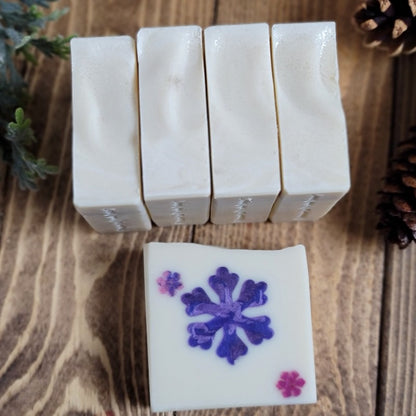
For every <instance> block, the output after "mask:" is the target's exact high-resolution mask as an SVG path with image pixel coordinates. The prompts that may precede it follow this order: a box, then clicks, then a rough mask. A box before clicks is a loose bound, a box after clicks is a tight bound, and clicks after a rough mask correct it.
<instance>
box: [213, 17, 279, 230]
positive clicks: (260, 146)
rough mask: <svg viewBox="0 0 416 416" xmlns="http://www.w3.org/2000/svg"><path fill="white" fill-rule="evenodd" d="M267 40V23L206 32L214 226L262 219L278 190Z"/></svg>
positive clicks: (273, 106) (275, 123)
mask: <svg viewBox="0 0 416 416" xmlns="http://www.w3.org/2000/svg"><path fill="white" fill-rule="evenodd" d="M269 38H270V36H269V26H268V25H267V24H265V23H258V24H248V25H231V26H213V27H209V28H207V29H205V59H206V74H207V90H208V108H209V120H210V138H211V163H212V179H213V200H212V208H211V221H212V222H213V223H216V224H229V223H239V222H261V221H265V220H266V219H267V218H268V216H269V214H270V210H271V208H272V205H273V203H274V201H275V199H276V196H277V195H278V193H279V191H280V172H279V148H278V131H277V122H276V107H275V99H274V88H273V76H272V69H271V57H270V40H269Z"/></svg>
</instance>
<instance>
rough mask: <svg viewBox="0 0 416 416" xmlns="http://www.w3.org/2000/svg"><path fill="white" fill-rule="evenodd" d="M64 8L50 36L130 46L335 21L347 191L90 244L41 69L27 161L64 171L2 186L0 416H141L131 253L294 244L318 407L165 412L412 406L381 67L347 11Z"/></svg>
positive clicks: (135, 262) (64, 121) (136, 256)
mask: <svg viewBox="0 0 416 416" xmlns="http://www.w3.org/2000/svg"><path fill="white" fill-rule="evenodd" d="M65 5H68V6H70V13H69V14H68V15H67V16H65V17H64V18H63V19H61V20H60V21H59V22H56V23H53V24H51V25H49V26H48V29H47V31H48V33H49V34H55V33H62V34H69V33H74V32H76V33H78V34H79V35H80V36H100V35H111V34H129V35H132V36H134V35H135V33H136V31H137V29H138V28H139V27H142V26H156V25H161V26H166V25H181V24H199V25H201V26H203V27H206V26H209V25H211V24H215V23H218V24H224V23H243V22H259V21H265V22H268V23H275V22H290V21H312V20H335V21H336V22H337V31H338V53H339V67H340V84H341V90H342V99H343V103H344V108H345V112H346V118H347V125H348V131H349V145H350V158H351V174H352V189H351V192H350V193H349V194H348V195H347V196H346V197H345V198H344V199H343V201H342V202H341V203H340V204H339V205H337V207H336V208H335V209H334V210H333V211H332V212H331V213H330V214H329V215H328V216H327V217H325V218H324V219H323V220H321V221H318V222H316V223H313V224H312V223H298V224H275V225H274V224H247V225H242V224H240V225H227V226H215V225H205V226H198V227H195V228H194V227H174V228H154V229H153V230H152V231H150V232H148V233H132V234H125V235H105V236H103V235H98V234H96V233H94V232H93V231H92V230H90V229H89V227H88V226H87V224H86V223H85V222H84V221H83V220H82V219H81V218H80V217H79V215H77V214H76V213H75V211H74V209H73V206H72V190H71V186H72V185H71V154H70V150H71V149H70V148H71V90H70V67H69V63H68V62H59V61H54V60H49V59H46V58H41V59H40V62H39V65H38V66H37V67H32V68H30V69H29V71H28V74H27V77H28V79H29V80H30V91H31V94H32V96H33V97H34V98H33V101H32V104H31V107H30V109H29V112H30V113H31V115H32V118H33V120H34V127H35V129H36V130H37V131H38V132H41V136H42V142H41V147H40V149H39V152H40V154H41V155H42V156H45V157H46V158H47V159H48V160H50V161H52V162H55V163H57V164H59V166H60V168H61V171H60V174H59V175H58V176H56V177H54V178H50V179H48V180H47V181H46V182H45V183H43V184H42V186H41V190H40V191H39V192H37V193H32V194H28V193H23V192H21V191H19V190H18V187H17V186H16V183H15V181H13V180H11V179H10V178H8V179H7V180H6V182H5V187H4V189H3V191H2V194H1V197H2V198H3V207H4V208H3V215H4V217H3V229H2V234H1V247H0V415H88V416H95V415H100V416H104V415H105V416H109V415H123V416H124V415H149V414H150V410H149V397H148V380H147V353H146V339H145V317H144V298H143V275H142V274H143V271H142V247H143V244H145V243H146V242H149V241H194V242H196V243H203V244H213V245H220V246H224V247H234V248H252V249H279V248H282V247H286V246H290V245H294V244H298V243H301V244H304V245H305V246H306V249H307V253H308V259H309V271H310V277H311V297H312V299H311V301H312V314H313V327H314V343H315V359H316V372H317V385H318V403H317V404H316V405H313V406H298V407H293V406H291V407H284V408H283V407H281V408H277V407H263V408H237V409H221V410H220V409H219V410H215V411H211V410H210V411H192V412H191V411H189V412H177V415H178V416H179V415H183V416H190V415H193V416H203V415H213V416H215V415H222V416H231V415H256V416H260V415H264V416H268V415H277V414H279V415H359V414H360V415H366V416H367V415H374V414H376V412H378V411H380V409H381V408H382V407H383V406H384V408H385V409H386V410H385V413H384V414H386V415H391V414H400V413H397V412H398V411H400V410H403V411H405V410H406V409H411V408H414V407H415V406H414V404H415V403H414V401H415V397H416V392H415V387H414V385H415V383H414V379H412V373H409V371H410V370H411V369H413V368H414V355H413V356H412V354H411V351H410V350H411V349H412V348H413V352H414V350H415V348H414V337H415V325H414V322H413V320H412V316H414V311H415V305H414V295H413V296H412V293H414V290H415V289H414V288H415V284H414V282H412V280H411V279H410V278H408V279H406V278H402V280H401V283H400V285H397V284H396V283H395V279H396V278H397V276H402V277H403V276H405V275H406V267H407V268H408V269H407V270H409V276H410V275H411V272H412V271H414V266H413V264H414V257H413V256H414V254H413V252H408V253H410V254H406V255H403V254H402V253H399V252H396V251H393V252H391V253H390V255H389V256H388V257H387V258H386V257H385V250H384V243H383V241H382V239H381V237H380V236H379V235H378V234H377V233H376V232H375V231H374V226H375V224H376V221H377V218H376V216H375V213H374V206H375V203H376V192H377V190H378V189H379V187H380V182H379V178H381V177H382V176H383V174H384V172H385V168H386V161H387V155H388V152H389V138H390V130H391V127H392V124H391V119H392V108H393V107H392V98H393V82H392V80H393V66H394V61H392V60H391V59H389V58H387V57H386V56H385V55H384V54H382V53H379V52H375V51H370V50H367V49H365V48H363V47H362V46H361V37H360V36H359V35H358V34H356V33H355V32H354V31H353V30H352V26H351V23H350V20H349V16H350V15H351V13H352V11H353V10H352V8H351V2H349V1H347V0H343V1H337V2H333V1H329V0H320V1H318V0H313V1H310V0H280V1H274V0H141V1H139V0H137V1H135V0H100V1H99V2H98V1H94V0H71V1H70V0H61V1H60V2H59V3H58V4H57V5H55V8H56V7H58V6H59V7H62V6H65ZM415 114H416V113H415ZM407 256H409V257H407ZM385 262H386V264H387V266H388V267H387V268H386V285H385V286H384V289H385V292H384V297H383V277H384V272H385ZM393 283H394V284H393ZM404 295H406V296H404ZM403 296H404V297H405V298H406V299H407V301H406V302H405V303H404V304H403ZM382 299H383V300H384V302H383V304H384V305H385V307H386V309H385V310H384V314H383V315H382V309H381V306H382V303H381V301H382ZM400 302H402V303H400ZM412 313H413V315H412ZM382 316H383V322H381V317H382ZM403 317H404V318H403ZM399 318H400V319H401V320H402V321H400V322H401V323H398V322H399ZM381 324H382V335H383V338H382V340H383V344H382V348H380V344H379V339H380V325H381ZM396 334H399V338H400V340H401V341H400V342H399V343H398V342H397V337H396ZM402 340H406V341H405V342H404V341H402ZM403 342H404V343H403ZM379 350H381V351H382V353H383V354H382V357H384V358H383V360H382V361H381V365H379ZM397 352H399V354H398V358H397V360H395V356H396V355H395V354H396V353H397ZM412 357H413V358H412ZM398 364H400V365H401V367H399V370H395V366H397V365H398ZM379 371H380V372H379ZM403 374H405V376H403ZM377 380H379V381H380V388H379V390H378V391H377ZM383 386H384V387H383ZM401 386H405V389H404V391H402V390H401ZM412 389H413V391H412ZM393 402H394V404H392V403H393ZM377 404H378V406H379V408H377ZM110 412H111V413H110ZM166 414H171V413H166ZM403 414H406V413H403Z"/></svg>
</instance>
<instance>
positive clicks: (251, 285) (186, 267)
mask: <svg viewBox="0 0 416 416" xmlns="http://www.w3.org/2000/svg"><path fill="white" fill-rule="evenodd" d="M144 264H145V286H146V320H147V337H148V338H147V345H148V360H149V384H150V401H151V408H152V411H154V412H160V411H169V410H190V409H209V408H225V407H247V406H272V405H280V404H282V405H283V404H302V403H303V404H305V403H314V402H315V401H316V385H315V369H314V357H313V345H312V324H311V313H310V298H309V279H308V269H307V262H306V255H305V249H304V247H303V246H296V247H290V248H287V249H284V250H277V251H260V250H231V249H223V248H219V247H209V246H202V245H198V244H191V243H150V244H147V245H145V248H144Z"/></svg>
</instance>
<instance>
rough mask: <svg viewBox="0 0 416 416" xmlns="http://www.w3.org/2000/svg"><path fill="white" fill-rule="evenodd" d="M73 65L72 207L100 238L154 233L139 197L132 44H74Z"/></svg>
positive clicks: (115, 40)
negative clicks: (146, 231) (102, 234)
mask: <svg viewBox="0 0 416 416" xmlns="http://www.w3.org/2000/svg"><path fill="white" fill-rule="evenodd" d="M71 59H72V91H73V93H72V100H73V190H74V205H75V206H76V208H77V210H78V211H79V212H80V213H81V214H82V215H83V216H84V217H85V219H86V220H87V221H88V222H89V223H90V224H91V225H92V226H93V227H94V228H95V229H96V230H97V231H100V232H116V231H135V230H143V229H150V227H151V223H150V219H149V217H148V214H147V211H146V209H145V207H144V205H143V201H142V197H141V178H140V158H139V131H138V96H137V60H136V53H135V45H134V40H133V39H132V38H130V37H129V36H118V37H111V36H109V37H101V38H79V39H77V38H75V39H73V40H72V41H71Z"/></svg>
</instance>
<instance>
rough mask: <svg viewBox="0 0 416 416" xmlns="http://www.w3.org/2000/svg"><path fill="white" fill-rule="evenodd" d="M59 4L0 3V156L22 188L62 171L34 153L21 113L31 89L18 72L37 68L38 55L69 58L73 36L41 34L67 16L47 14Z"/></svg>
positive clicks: (33, 0)
mask: <svg viewBox="0 0 416 416" xmlns="http://www.w3.org/2000/svg"><path fill="white" fill-rule="evenodd" d="M56 1H57V0H18V1H16V0H14V1H11V0H0V153H1V157H2V159H3V161H5V162H6V163H8V164H10V166H11V171H12V173H13V175H15V176H16V177H17V178H18V181H19V185H20V187H21V188H22V189H36V182H37V179H38V178H41V179H44V178H45V177H46V175H48V174H53V173H56V171H57V169H56V167H54V166H50V165H48V164H47V163H46V161H45V160H44V159H37V158H36V157H35V156H34V155H33V154H32V153H31V152H30V151H29V148H30V145H31V144H33V143H34V142H35V136H34V133H33V130H32V129H31V127H30V124H31V123H30V119H27V118H25V117H24V112H23V109H22V108H21V107H23V106H24V105H25V104H26V103H27V99H28V90H27V84H26V82H25V80H24V79H23V76H22V74H21V73H20V71H19V70H18V66H19V65H20V66H21V65H22V63H24V62H25V61H29V62H31V63H35V64H36V57H35V54H34V51H35V50H38V51H40V52H41V53H43V54H44V55H46V56H48V57H54V56H57V57H59V58H64V59H66V58H68V56H69V41H70V40H71V38H72V36H69V37H62V36H56V37H54V38H51V39H49V38H47V37H46V36H43V35H41V34H40V32H41V30H42V29H44V27H45V25H46V24H47V23H48V22H50V21H53V20H56V19H59V18H60V17H61V16H62V15H63V14H65V13H66V12H67V9H62V10H57V11H54V12H51V13H49V14H47V13H45V12H44V9H47V8H48V7H49V6H50V4H51V3H53V2H56ZM14 118H15V121H12V120H14Z"/></svg>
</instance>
